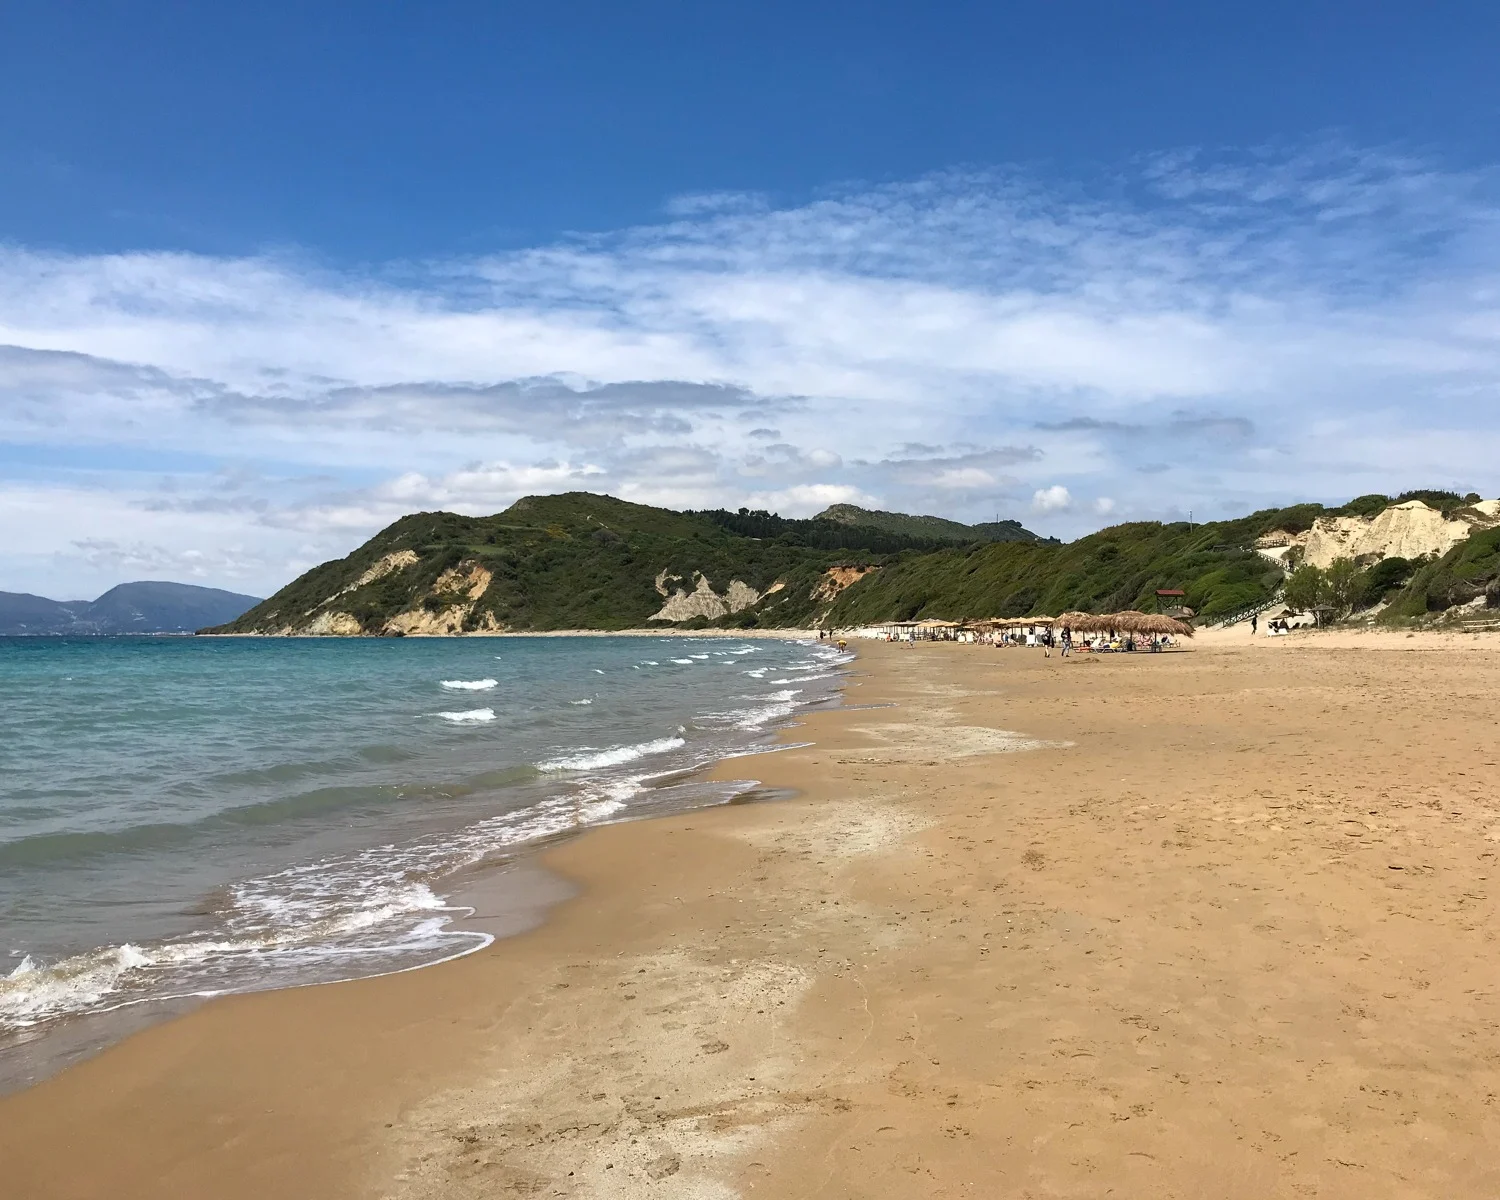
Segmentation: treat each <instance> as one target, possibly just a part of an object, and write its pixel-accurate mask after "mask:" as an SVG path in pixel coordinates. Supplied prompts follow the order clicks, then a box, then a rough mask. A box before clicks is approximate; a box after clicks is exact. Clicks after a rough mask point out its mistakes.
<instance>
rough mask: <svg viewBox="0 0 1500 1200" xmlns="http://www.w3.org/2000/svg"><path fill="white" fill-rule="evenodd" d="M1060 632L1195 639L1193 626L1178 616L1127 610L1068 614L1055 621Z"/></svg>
mask: <svg viewBox="0 0 1500 1200" xmlns="http://www.w3.org/2000/svg"><path fill="white" fill-rule="evenodd" d="M1053 624H1054V625H1056V626H1057V627H1058V628H1060V629H1071V630H1072V631H1073V632H1074V633H1145V634H1153V633H1169V634H1171V635H1172V636H1173V637H1192V636H1193V627H1192V626H1191V625H1189V624H1188V623H1187V622H1186V621H1179V620H1177V618H1176V617H1168V616H1165V615H1164V614H1162V613H1143V612H1136V611H1135V610H1134V609H1126V610H1125V611H1124V612H1117V613H1084V612H1065V613H1063V614H1062V615H1061V616H1060V617H1058V618H1057V620H1055V621H1054V622H1053Z"/></svg>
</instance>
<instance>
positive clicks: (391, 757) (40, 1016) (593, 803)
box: [0, 637, 843, 1040]
mask: <svg viewBox="0 0 1500 1200" xmlns="http://www.w3.org/2000/svg"><path fill="white" fill-rule="evenodd" d="M842 658H843V656H842V655H840V654H839V653H838V652H837V651H836V650H834V649H833V648H832V647H828V646H820V645H818V644H817V643H797V642H788V641H781V640H771V639H764V640H755V641H749V640H745V641H740V640H729V639H722V640H721V639H715V640H712V641H709V640H697V639H683V638H676V639H674V638H660V639H657V638H637V637H631V638H580V639H561V638H534V639H478V638H476V639H451V640H448V639H399V640H385V639H381V640H374V639H371V640H364V639H351V640H339V639H290V640H286V639H191V638H81V639H60V638H34V639H26V638H13V639H0V1037H3V1036H4V1035H6V1034H7V1033H8V1034H9V1035H10V1037H11V1039H12V1040H14V1039H16V1038H22V1037H24V1038H27V1039H31V1038H35V1037H36V1036H39V1035H43V1034H45V1033H46V1032H47V1031H48V1030H49V1029H54V1028H56V1027H57V1026H58V1024H59V1023H60V1022H63V1021H65V1020H66V1019H67V1018H69V1017H72V1016H77V1015H79V1014H86V1013H96V1012H100V1011H107V1010H110V1009H116V1008H118V1007H119V1006H121V1005H133V1004H138V1003H140V1002H142V1001H146V1000H159V999H162V998H165V997H172V996H186V995H202V994H215V993H219V992H224V991H243V990H251V989H256V988H265V987H277V986H287V985H291V984H298V983H309V982H318V981H323V980H331V979H338V978H349V977H352V976H358V975H368V974H376V973H382V972H387V971H391V970H402V969H408V968H410V967H414V966H421V965H424V964H428V963H432V962H436V961H439V960H441V959H444V958H448V957H451V956H453V955H456V954H462V953H467V952H469V951H471V950H473V949H475V948H477V947H479V946H481V945H484V944H485V943H486V942H487V941H488V940H489V939H490V937H491V934H490V933H488V932H486V931H484V930H483V929H478V928H468V927H465V926H464V925H463V924H462V923H461V920H460V918H461V917H462V916H463V915H464V913H465V911H466V910H464V909H463V908H462V907H461V906H459V905H456V904H453V903H450V900H449V896H450V895H451V893H452V889H453V884H454V881H455V880H457V879H458V878H459V877H460V875H461V874H462V873H463V872H465V871H468V870H471V869H472V868H473V867H474V866H475V864H480V863H485V862H492V861H499V860H504V859H505V858H507V857H509V856H513V855H514V854H515V853H516V852H517V851H518V850H519V849H524V848H525V847H526V846H527V845H529V844H532V843H535V842H537V841H538V840H539V839H544V838H551V837H555V836H558V835H560V834H565V833H567V832H570V831H572V830H576V829H579V828H583V827H587V826H590V825H595V824H600V823H604V822H608V821H615V820H621V819H627V818H630V817H635V816H642V815H648V814H651V813H655V812H662V811H671V810H674V809H681V808H687V807H692V806H694V805H701V804H707V803H720V802H724V801H726V800H728V799H731V798H732V797H733V796H734V794H735V793H736V791H737V790H741V789H737V788H735V787H732V786H724V785H708V784H705V783H702V782H700V781H698V780H697V779H696V778H695V777H694V774H693V772H694V771H695V770H696V769H697V768H700V767H703V766H705V765H707V764H709V763H711V762H713V761H715V760H716V759H719V758H722V757H724V756H725V755H730V754H737V753H743V752H745V751H749V750H754V749H756V748H757V747H763V746H764V745H765V744H766V742H767V740H768V737H769V731H770V730H772V729H774V728H776V727H777V726H778V725H780V724H783V723H785V721H786V720H787V719H788V718H789V717H791V716H792V714H794V713H795V712H796V711H797V710H798V709H799V708H802V707H804V706H807V705H809V704H817V703H822V702H825V701H827V700H828V699H829V698H831V696H832V695H833V694H834V693H835V689H836V688H837V685H838V674H839V672H838V664H839V662H840V661H841V660H842ZM749 769H750V768H748V767H747V771H748V770H749ZM749 786H751V785H750V783H749V782H747V783H746V784H744V785H741V787H742V788H748V787H749Z"/></svg>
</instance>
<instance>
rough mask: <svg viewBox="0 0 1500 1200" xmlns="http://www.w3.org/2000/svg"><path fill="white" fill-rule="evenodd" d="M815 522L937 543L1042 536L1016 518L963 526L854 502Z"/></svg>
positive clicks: (1021, 539)
mask: <svg viewBox="0 0 1500 1200" xmlns="http://www.w3.org/2000/svg"><path fill="white" fill-rule="evenodd" d="M813 519H814V520H816V521H830V522H833V523H835V524H838V525H854V526H863V527H865V528H871V529H883V530H885V531H886V532H887V533H895V534H900V535H902V536H904V537H910V538H922V539H927V540H931V541H936V542H1039V541H1044V540H1046V541H1053V542H1055V541H1056V540H1057V539H1056V538H1049V539H1043V538H1040V537H1038V536H1037V535H1036V534H1034V533H1032V532H1031V530H1029V529H1024V528H1022V526H1021V523H1020V522H1019V521H986V522H984V523H983V524H981V525H965V524H963V523H962V522H959V521H950V520H948V519H947V518H946V517H912V516H908V515H907V514H906V513H894V512H881V511H880V510H879V509H870V508H860V507H859V506H858V505H857V504H833V505H830V506H829V507H828V508H825V509H824V510H823V511H822V512H820V513H819V514H818V515H817V516H816V517H814V518H813Z"/></svg>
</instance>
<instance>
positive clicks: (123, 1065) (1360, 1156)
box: [0, 631, 1500, 1200]
mask: <svg viewBox="0 0 1500 1200" xmlns="http://www.w3.org/2000/svg"><path fill="white" fill-rule="evenodd" d="M858 649H859V651H860V659H859V662H858V663H857V664H856V665H855V667H854V668H853V670H854V675H853V678H852V679H851V685H850V687H849V689H848V692H847V694H846V701H847V704H848V707H846V708H844V709H841V710H836V711H828V712H823V713H819V714H817V715H814V716H812V717H810V718H809V719H808V720H807V723H806V724H805V725H804V726H802V727H800V728H796V729H793V730H789V731H788V732H787V735H786V740H787V741H789V742H808V743H810V744H809V745H806V746H803V747H800V748H792V749H787V750H784V751H782V752H779V753H775V754H769V755H764V756H760V757H755V758H750V759H739V760H731V761H729V762H727V763H725V764H723V765H722V766H721V768H720V770H721V771H722V772H723V773H724V775H725V777H733V778H743V777H744V776H745V775H746V774H747V773H753V774H754V776H755V777H756V778H758V779H759V780H761V781H762V783H763V784H764V785H765V787H766V788H768V789H793V790H795V793H796V794H795V795H794V796H793V797H792V798H790V799H783V800H776V801H773V802H766V803H753V804H740V805H734V806H729V807H724V808H718V809H712V810H701V811H697V812H693V813H689V814H684V815H679V816H674V817H669V818H663V819H659V820H653V821H643V822H638V823H633V824H624V825H617V826H611V827H607V828H604V829H601V830H598V831H595V832H591V833H589V834H586V835H585V836H582V837H579V838H577V839H575V840H572V841H569V842H565V843H563V844H561V845H559V846H557V847H555V848H554V849H552V850H550V851H548V852H547V853H546V854H545V855H543V856H542V859H541V862H542V865H543V866H545V868H546V870H547V871H549V872H551V873H552V874H553V875H555V876H557V877H560V878H561V879H562V880H565V881H567V882H568V883H569V884H570V885H571V886H572V888H574V889H576V892H575V893H574V894H573V896H572V898H571V899H566V900H564V901H563V902H561V903H560V904H558V905H557V907H555V908H554V909H552V910H551V912H550V914H549V916H548V917H547V919H546V920H545V921H544V922H543V923H542V924H541V925H540V926H539V927H538V928H536V929H534V930H533V931H531V932H529V933H525V934H523V935H520V936H517V937H513V938H508V939H506V940H503V941H501V942H498V943H496V944H495V945H494V946H493V947H491V948H490V949H488V950H486V951H484V952H482V953H480V954H476V955H472V956H470V957H468V958H464V959H461V960H458V961H456V962H452V963H448V964H445V965H442V966H438V967H434V968H431V969H427V970H421V971H415V972H411V973H408V974H404V975H397V976H388V977H385V978H380V979H372V980H364V981H361V982H357V983H350V984H339V985H332V986H326V987H317V988H307V989H301V990H295V991H283V992H276V993H267V994H260V995H252V996H239V997H232V998H227V999H221V1000H216V1001H213V1002H210V1003H208V1004H205V1005H204V1006H203V1007H202V1008H200V1009H198V1010H196V1011H195V1012H192V1013H190V1014H188V1015H187V1016H184V1017H181V1018H179V1019H176V1020H173V1021H170V1022H167V1023H165V1024H162V1025H159V1026H156V1027H154V1028H151V1029H148V1030H145V1031H144V1032H141V1033H139V1034H137V1035H135V1036H133V1037H131V1038H129V1039H127V1040H126V1041H124V1042H123V1043H121V1044H119V1045H116V1046H114V1047H112V1048H110V1049H109V1050H107V1051H105V1052H103V1053H101V1054H99V1055H98V1056H97V1057H94V1058H92V1059H90V1060H88V1061H86V1062H83V1063H81V1064H80V1065H77V1066H75V1067H73V1068H70V1069H69V1070H67V1071H64V1072H63V1073H62V1074H61V1075H58V1076H57V1077H55V1078H53V1079H50V1080H47V1081H45V1082H43V1083H41V1084H39V1085H37V1086H35V1087H33V1088H31V1089H29V1090H27V1091H24V1092H21V1093H18V1094H15V1095H12V1096H9V1097H6V1098H3V1099H0V1164H3V1165H0V1185H3V1186H0V1191H4V1193H5V1194H6V1195H7V1196H10V1195H14V1196H16V1197H26V1198H28V1200H31V1198H37V1200H40V1198H44V1197H59V1198H60V1197H79V1198H81V1197H90V1198H92V1197H112V1198H116V1197H118V1198H125V1197H142V1198H144V1197H153V1198H155V1197H164V1196H172V1197H194V1198H196V1197H205V1198H207V1197H214V1198H226V1200H228V1198H240V1197H243V1198H246V1200H248V1198H250V1197H256V1198H261V1197H265V1196H277V1197H280V1198H283V1200H301V1198H304V1197H306V1198H309V1200H312V1198H319V1200H323V1198H330V1200H331V1198H338V1197H361V1198H364V1197H391V1198H401V1200H419V1198H422V1200H425V1198H437V1197H445V1198H446V1197H454V1198H467V1197H481V1196H482V1197H501V1196H537V1197H544V1196H561V1197H601V1198H602V1197H647V1196H650V1197H663V1198H668V1200H674V1198H680V1200H686V1198H688V1197H694V1198H700V1197H701V1198H712V1200H719V1198H727V1197H735V1196H740V1197H748V1196H768V1197H814V1196H816V1197H823V1198H836V1197H851V1198H852V1197H866V1198H874V1197H890V1198H896V1197H913V1196H933V1197H936V1196H945V1197H946V1196H951V1197H960V1196H1031V1197H1062V1196H1067V1197H1093V1196H1107V1195H1116V1196H1152V1197H1216V1198H1225V1197H1233V1198H1240V1197H1243V1198H1245V1200H1250V1198H1256V1200H1263V1198H1266V1197H1307V1196H1320V1197H1329V1196H1338V1197H1342V1196H1348V1197H1356V1196H1357V1197H1377V1198H1378V1197H1438V1196H1441V1197H1492V1196H1495V1195H1497V1194H1500V1110H1497V1105H1496V1097H1497V1094H1500V994H1497V992H1500V989H1497V987H1496V970H1497V968H1496V965H1495V959H1494V953H1495V930H1496V928H1497V921H1496V916H1497V914H1496V902H1495V899H1494V895H1493V889H1492V888H1491V883H1492V882H1493V880H1492V878H1491V877H1492V875H1493V873H1494V872H1495V870H1496V854H1497V852H1500V797H1497V794H1496V790H1495V786H1494V783H1495V779H1496V766H1497V763H1500V749H1497V738H1496V719H1497V717H1500V686H1497V681H1500V639H1497V638H1496V637H1494V636H1486V637H1483V638H1460V637H1449V638H1440V637H1430V636H1419V637H1415V638H1407V637H1405V636H1404V635H1400V634H1394V635H1384V634H1379V635H1377V634H1360V635H1347V636H1342V635H1341V636H1336V637H1324V638H1319V637H1317V636H1308V637H1298V638H1288V639H1278V640H1277V641H1274V642H1273V641H1267V640H1265V639H1261V640H1257V641H1254V642H1252V641H1250V640H1249V639H1248V637H1242V636H1240V635H1238V634H1236V633H1234V632H1232V631H1231V632H1230V633H1227V634H1223V635H1207V636H1204V637H1202V638H1200V639H1199V643H1198V644H1197V645H1196V646H1194V647H1193V648H1192V649H1191V650H1189V651H1186V652H1181V653H1171V654H1163V655H1150V654H1134V655H1108V656H1098V657H1090V656H1087V655H1076V656H1074V657H1073V658H1071V659H1068V660H1063V659H1061V658H1059V657H1057V656H1055V655H1054V656H1053V657H1050V658H1046V657H1043V656H1042V654H1041V652H1040V651H1036V650H1022V649H1011V650H1003V651H997V650H992V649H986V648H979V647H970V646H960V645H941V644H940V645H924V646H919V647H917V648H914V649H905V648H901V647H896V646H889V645H884V644H876V643H868V644H867V643H860V644H858ZM480 894H481V896H482V894H483V893H482V892H481V893H480ZM481 902H482V901H481Z"/></svg>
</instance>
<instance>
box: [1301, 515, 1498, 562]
mask: <svg viewBox="0 0 1500 1200" xmlns="http://www.w3.org/2000/svg"><path fill="white" fill-rule="evenodd" d="M1489 503H1490V502H1488V501H1486V502H1484V506H1485V507H1487V506H1488V505H1489ZM1493 524H1495V520H1494V519H1493V518H1489V517H1487V516H1486V515H1485V512H1484V507H1481V506H1476V507H1474V508H1469V509H1460V510H1459V512H1458V513H1455V514H1454V515H1453V516H1452V517H1444V516H1443V514H1442V513H1440V512H1438V510H1437V509H1435V508H1429V507H1428V506H1427V505H1426V504H1424V503H1422V501H1420V500H1408V501H1407V502H1406V503H1404V504H1393V505H1391V506H1390V507H1389V508H1387V509H1385V510H1384V511H1383V512H1380V513H1378V514H1376V515H1375V516H1373V517H1320V518H1319V519H1318V520H1317V521H1316V522H1314V523H1313V527H1312V528H1311V529H1310V530H1308V532H1307V540H1306V542H1305V543H1304V544H1303V553H1302V561H1303V562H1306V563H1310V564H1311V565H1312V566H1315V567H1327V566H1328V565H1329V564H1330V563H1332V562H1333V561H1334V560H1335V559H1339V558H1353V559H1356V560H1360V561H1375V560H1377V559H1382V558H1413V559H1415V558H1423V557H1432V558H1438V557H1441V556H1442V555H1444V554H1447V553H1448V551H1449V550H1451V549H1453V547H1454V546H1456V545H1458V544H1459V543H1460V542H1462V541H1465V540H1467V538H1468V537H1469V535H1470V534H1472V533H1474V532H1475V530H1476V529H1483V528H1488V527H1489V526H1490V525H1493Z"/></svg>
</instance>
